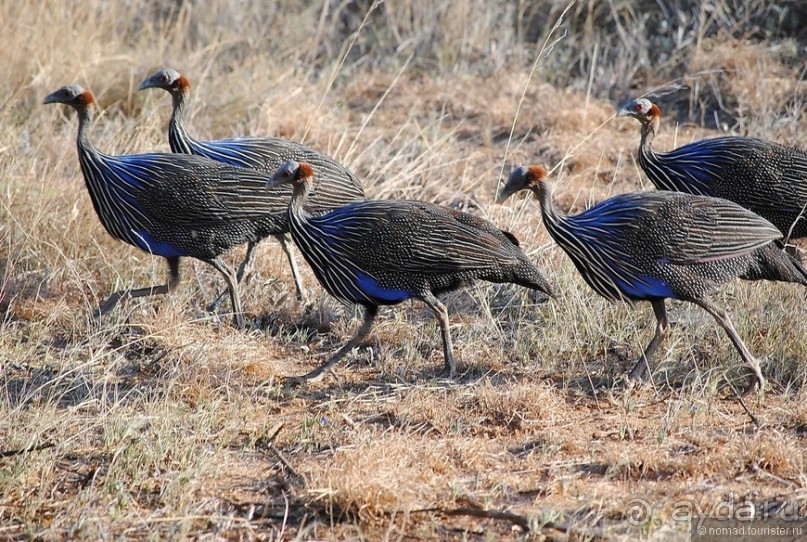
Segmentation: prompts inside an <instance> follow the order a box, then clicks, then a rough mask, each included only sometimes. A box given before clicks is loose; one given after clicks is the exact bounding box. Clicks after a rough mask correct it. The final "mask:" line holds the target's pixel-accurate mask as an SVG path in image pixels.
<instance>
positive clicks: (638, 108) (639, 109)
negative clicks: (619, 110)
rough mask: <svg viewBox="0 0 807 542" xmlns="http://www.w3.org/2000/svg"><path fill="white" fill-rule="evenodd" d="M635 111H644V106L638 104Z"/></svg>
mask: <svg viewBox="0 0 807 542" xmlns="http://www.w3.org/2000/svg"><path fill="white" fill-rule="evenodd" d="M633 109H635V110H636V111H641V110H642V104H636V106H635V107H634V108H633Z"/></svg>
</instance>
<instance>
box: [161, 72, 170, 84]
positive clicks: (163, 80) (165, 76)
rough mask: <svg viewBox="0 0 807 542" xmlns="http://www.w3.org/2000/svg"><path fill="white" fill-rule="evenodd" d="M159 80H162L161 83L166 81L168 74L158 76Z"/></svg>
mask: <svg viewBox="0 0 807 542" xmlns="http://www.w3.org/2000/svg"><path fill="white" fill-rule="evenodd" d="M160 81H162V82H163V83H165V82H167V81H168V74H165V73H164V74H163V76H162V77H160Z"/></svg>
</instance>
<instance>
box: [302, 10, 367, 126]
mask: <svg viewBox="0 0 807 542" xmlns="http://www.w3.org/2000/svg"><path fill="white" fill-rule="evenodd" d="M382 2H383V0H375V1H374V2H373V4H372V5H371V6H370V9H368V10H367V13H365V14H364V19H362V21H361V24H360V25H359V28H358V30H356V31H355V32H354V33H353V36H352V38H351V40H350V43H349V44H348V46H347V49H345V54H343V55H342V58H340V59H339V63H338V64H337V65H336V66H335V67H334V69H333V71H332V72H331V76H330V78H329V79H328V84H327V85H326V87H325V92H324V93H323V94H322V99H321V100H320V101H319V105H317V109H316V111H314V114H313V115H311V117H310V118H309V119H308V123H307V124H306V125H305V131H304V132H303V136H302V137H301V138H300V142H303V141H305V137H306V136H307V135H308V130H309V129H311V123H312V122H313V119H316V118H319V111H320V109H322V105H323V104H324V103H325V98H327V97H328V93H330V91H331V88H333V83H334V81H336V77H337V76H338V75H339V72H340V71H341V70H342V66H344V65H345V61H346V60H347V55H349V54H350V51H351V50H352V49H353V46H354V45H355V44H356V40H357V39H359V34H361V31H362V30H363V29H364V27H365V26H366V25H367V21H368V20H369V19H370V14H371V13H372V12H373V11H375V8H377V7H378V5H379V4H381V3H382Z"/></svg>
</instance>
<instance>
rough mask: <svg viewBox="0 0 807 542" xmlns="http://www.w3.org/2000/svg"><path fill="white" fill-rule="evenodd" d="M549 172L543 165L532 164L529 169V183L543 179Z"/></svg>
mask: <svg viewBox="0 0 807 542" xmlns="http://www.w3.org/2000/svg"><path fill="white" fill-rule="evenodd" d="M547 175H548V173H547V172H546V170H545V169H544V168H543V167H542V166H530V167H529V168H528V169H527V184H531V183H533V182H538V181H543V180H544V179H546V177H547Z"/></svg>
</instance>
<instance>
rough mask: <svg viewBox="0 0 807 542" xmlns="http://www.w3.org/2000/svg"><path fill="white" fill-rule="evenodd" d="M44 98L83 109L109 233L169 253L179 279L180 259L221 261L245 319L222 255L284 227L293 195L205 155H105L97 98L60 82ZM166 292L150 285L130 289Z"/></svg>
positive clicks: (94, 187)
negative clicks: (94, 136)
mask: <svg viewBox="0 0 807 542" xmlns="http://www.w3.org/2000/svg"><path fill="white" fill-rule="evenodd" d="M45 103H63V104H67V105H70V106H71V107H73V108H74V109H76V111H77V112H78V117H79V128H78V140H77V142H78V157H79V163H80V165H81V171H82V173H83V174H84V180H85V183H86V186H87V190H88V192H89V194H90V199H91V200H92V203H93V207H94V208H95V211H96V213H97V215H98V218H99V220H100V221H101V224H103V226H104V228H105V229H106V230H107V232H109V234H110V235H112V236H113V237H114V238H116V239H119V240H121V241H124V242H126V243H129V244H131V245H134V246H136V247H138V248H140V249H141V250H144V251H146V252H150V253H152V254H155V255H157V256H163V257H165V258H167V259H168V260H169V263H170V264H171V269H172V279H173V280H174V281H175V282H178V281H179V275H178V259H179V258H181V257H192V258H197V259H199V260H202V261H205V262H208V263H210V264H211V265H213V266H214V267H216V269H218V270H219V271H221V272H222V274H224V276H225V279H227V281H228V285H229V286H230V289H231V298H232V301H233V309H234V311H235V312H236V319H237V320H238V321H239V324H240V325H243V315H241V314H240V312H241V311H240V299H239V298H238V292H237V290H236V289H234V288H233V285H232V284H231V281H232V279H233V278H234V275H232V274H231V273H230V272H231V271H232V270H231V269H230V268H229V266H227V265H226V264H225V263H224V262H222V261H221V260H219V256H220V255H222V254H224V253H225V252H227V251H229V250H230V249H232V248H233V247H235V246H237V245H240V244H243V243H245V242H257V241H258V240H260V239H262V238H264V237H266V236H267V235H270V234H272V233H276V232H282V231H286V230H287V228H288V221H287V219H286V216H285V215H286V209H287V207H288V197H284V196H282V195H279V194H276V193H271V192H267V191H266V190H265V183H266V177H267V176H266V175H265V174H263V173H260V172H257V171H251V170H245V169H241V168H236V167H233V166H229V165H227V164H222V163H220V162H215V161H213V160H209V159H207V158H204V157H200V156H190V155H175V154H139V155H127V156H111V155H108V154H104V153H102V152H101V151H99V150H98V149H97V148H95V147H94V146H93V145H92V144H91V143H90V140H89V135H88V132H89V125H90V123H91V121H92V115H93V109H94V104H95V98H94V97H93V95H92V93H90V92H89V91H87V90H84V89H83V88H82V87H80V86H79V85H69V86H66V87H62V88H61V89H59V90H57V91H56V92H53V93H52V94H50V95H49V96H48V97H47V98H45ZM171 262H173V263H171ZM175 268H176V276H174V275H175V272H174V269H175ZM169 283H170V281H169ZM174 285H175V284H174ZM169 289H170V288H169ZM165 291H167V290H165ZM165 291H153V288H152V289H148V288H147V289H140V290H137V291H133V292H140V293H133V292H126V293H125V295H129V296H135V297H136V296H138V295H152V294H153V293H165ZM120 294H121V293H116V294H115V295H113V296H111V297H110V301H108V302H107V303H106V304H105V307H104V308H102V312H107V311H108V310H110V309H111V308H112V307H113V306H114V304H115V303H117V301H118V299H120V297H121V295H120ZM110 302H111V306H110Z"/></svg>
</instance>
